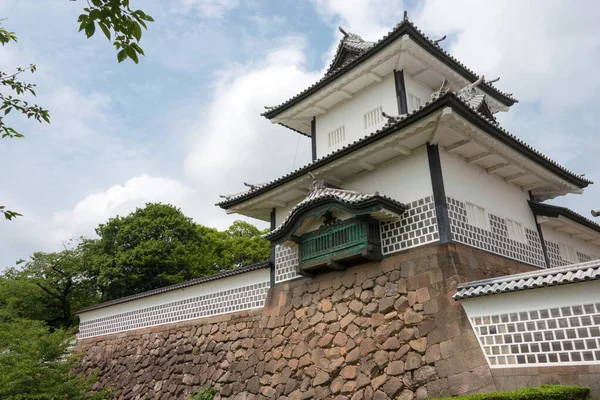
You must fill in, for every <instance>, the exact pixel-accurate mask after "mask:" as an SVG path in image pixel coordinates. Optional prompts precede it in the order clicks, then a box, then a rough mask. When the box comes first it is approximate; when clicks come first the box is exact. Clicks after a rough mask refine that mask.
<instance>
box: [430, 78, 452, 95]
mask: <svg viewBox="0 0 600 400" xmlns="http://www.w3.org/2000/svg"><path fill="white" fill-rule="evenodd" d="M448 90H450V82H449V81H448V79H445V78H444V81H443V82H442V86H440V88H439V89H438V90H437V92H433V93H432V94H431V100H437V99H439V98H440V97H441V96H443V95H444V94H446V92H447V91H448Z"/></svg>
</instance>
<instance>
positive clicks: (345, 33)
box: [338, 26, 348, 37]
mask: <svg viewBox="0 0 600 400" xmlns="http://www.w3.org/2000/svg"><path fill="white" fill-rule="evenodd" d="M338 30H339V31H340V32H342V35H344V37H346V36H348V32H346V31H345V30H344V28H342V27H341V26H338Z"/></svg>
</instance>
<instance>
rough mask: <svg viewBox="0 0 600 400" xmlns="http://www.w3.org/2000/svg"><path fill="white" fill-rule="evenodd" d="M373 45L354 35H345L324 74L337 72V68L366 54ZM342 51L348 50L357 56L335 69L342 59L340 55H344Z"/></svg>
mask: <svg viewBox="0 0 600 400" xmlns="http://www.w3.org/2000/svg"><path fill="white" fill-rule="evenodd" d="M374 45H375V43H374V42H368V41H366V40H364V39H363V38H362V37H360V36H358V35H356V34H354V33H347V34H345V35H344V37H343V38H342V39H341V40H340V44H338V47H337V50H336V52H335V55H334V56H333V59H332V60H331V64H329V67H328V68H327V72H326V73H325V75H331V74H332V73H334V72H335V71H337V70H338V69H339V68H342V67H343V66H344V65H346V64H349V63H350V62H352V61H354V60H355V59H356V58H357V57H359V56H362V55H363V54H364V53H366V52H367V50H369V49H370V48H371V47H373V46H374ZM344 49H347V50H350V51H351V52H353V53H357V54H355V55H354V56H353V57H351V58H350V59H349V60H348V61H346V62H345V63H344V64H343V65H339V66H338V67H337V68H336V65H337V64H338V62H339V61H340V59H341V57H342V54H343V53H344Z"/></svg>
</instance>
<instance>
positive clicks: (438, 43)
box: [433, 35, 446, 46]
mask: <svg viewBox="0 0 600 400" xmlns="http://www.w3.org/2000/svg"><path fill="white" fill-rule="evenodd" d="M444 40H446V35H444V36H442V37H441V38H439V39H436V40H434V41H433V44H435V45H436V46H439V45H440V42H442V41H444Z"/></svg>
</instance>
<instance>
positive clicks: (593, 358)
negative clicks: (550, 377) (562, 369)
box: [470, 303, 600, 368]
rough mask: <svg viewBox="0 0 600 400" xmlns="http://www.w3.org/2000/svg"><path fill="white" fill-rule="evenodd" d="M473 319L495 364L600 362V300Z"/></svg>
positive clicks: (493, 364)
mask: <svg viewBox="0 0 600 400" xmlns="http://www.w3.org/2000/svg"><path fill="white" fill-rule="evenodd" d="M470 320H471V324H472V326H473V329H474V330H475V334H476V335H477V338H478V340H479V343H480V345H481V347H482V349H483V351H484V353H485V355H486V357H487V359H488V361H489V364H490V366H491V367H492V368H494V367H496V368H499V367H529V366H547V365H573V364H600V327H599V325H600V303H596V304H583V305H573V306H568V307H556V308H549V309H540V310H533V311H524V312H515V313H507V314H499V315H490V316H483V317H472V318H470Z"/></svg>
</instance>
